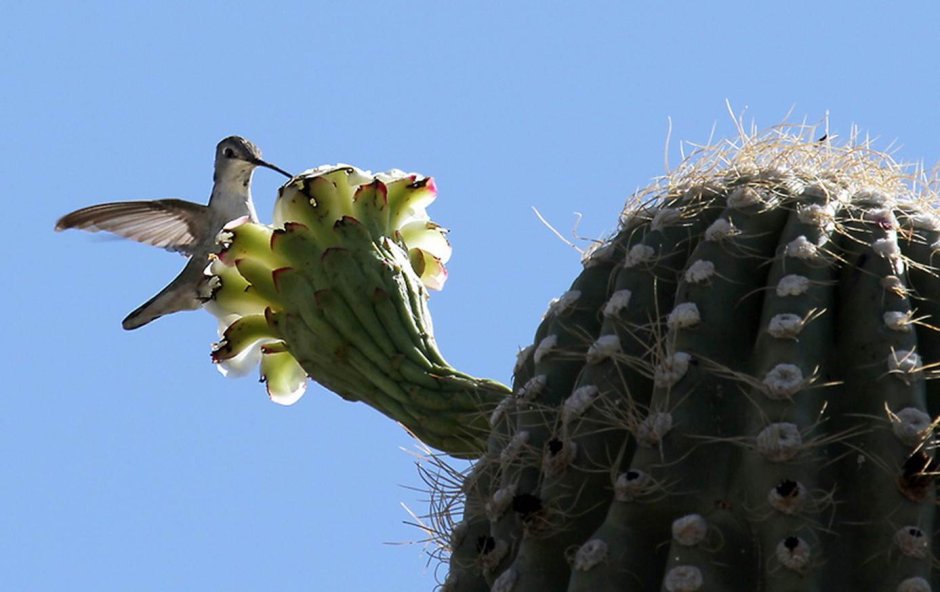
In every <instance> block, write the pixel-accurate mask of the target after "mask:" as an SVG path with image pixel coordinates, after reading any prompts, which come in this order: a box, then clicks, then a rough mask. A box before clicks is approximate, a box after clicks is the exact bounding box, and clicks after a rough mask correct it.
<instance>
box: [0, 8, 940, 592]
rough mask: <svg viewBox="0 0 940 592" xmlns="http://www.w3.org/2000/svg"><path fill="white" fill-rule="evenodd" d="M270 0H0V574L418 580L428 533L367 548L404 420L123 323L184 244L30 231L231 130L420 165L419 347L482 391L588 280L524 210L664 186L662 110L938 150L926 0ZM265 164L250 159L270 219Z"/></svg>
mask: <svg viewBox="0 0 940 592" xmlns="http://www.w3.org/2000/svg"><path fill="white" fill-rule="evenodd" d="M268 4H269V3H243V2H238V1H233V2H214V3H201V2H196V3H190V2H167V3H161V4H160V5H159V7H157V5H156V4H154V5H152V6H149V7H133V6H131V3H113V4H109V3H101V2H89V3H81V5H80V6H79V5H78V3H74V4H73V3H65V2H50V3H43V2H32V3H12V2H8V3H6V5H4V6H3V8H2V9H0V55H2V57H0V107H2V109H0V137H2V139H3V147H2V148H0V151H2V157H0V187H2V196H3V200H4V205H5V207H6V209H7V212H8V213H9V214H10V215H9V216H7V218H6V219H5V227H6V232H5V236H7V238H8V239H10V240H8V241H7V243H6V244H7V248H6V251H5V252H6V257H5V261H6V265H5V267H4V271H5V277H6V278H7V279H6V281H5V282H4V286H5V287H4V290H3V292H2V296H0V298H2V303H3V308H4V309H5V310H6V311H7V313H6V323H5V326H6V327H7V335H8V337H7V339H5V340H4V344H3V346H2V347H3V356H2V358H0V359H2V360H3V367H2V368H3V375H4V379H5V380H4V387H3V388H2V392H3V395H2V396H0V473H2V475H3V478H2V479H0V508H2V511H0V574H2V576H0V579H2V581H3V588H4V589H6V590H26V591H33V590H63V589H68V590H97V591H109V590H138V591H151V590H154V591H157V590H161V591H163V590H197V589H198V590H226V591H241V590H245V591H249V590H269V589H271V590H280V591H282V592H287V591H292V590H311V589H318V590H337V589H346V590H374V589H381V590H431V589H433V586H434V582H435V576H436V574H435V569H434V567H433V566H434V564H433V563H432V564H431V566H428V564H427V559H426V557H425V555H424V551H423V548H422V546H421V545H420V544H411V545H389V544H387V543H397V542H406V541H415V540H418V539H420V538H421V536H422V535H421V533H420V532H418V531H417V530H416V529H414V528H413V527H410V526H408V525H406V524H404V522H405V521H408V520H410V518H409V516H408V514H407V513H406V512H405V511H404V510H403V509H402V507H401V504H403V503H404V504H406V505H408V506H409V507H411V508H413V509H414V510H415V511H417V512H418V513H420V512H422V511H423V510H424V509H425V503H424V502H423V499H424V497H425V496H424V494H422V493H420V492H416V491H414V490H413V489H412V488H415V487H418V488H420V484H421V482H420V479H419V478H418V475H417V473H416V471H415V469H414V461H413V458H412V456H411V455H410V454H409V452H408V451H411V450H414V444H413V442H412V441H410V439H409V438H408V436H407V435H406V434H405V433H404V432H403V431H402V430H401V429H400V428H399V427H397V426H396V425H395V424H393V423H392V422H390V421H388V420H385V419H384V418H383V417H381V416H380V415H378V414H377V413H376V412H374V411H372V410H370V409H369V408H367V407H365V406H363V405H356V404H351V403H347V402H344V401H342V400H341V399H339V397H337V396H335V395H333V394H331V393H329V392H327V391H324V390H323V389H321V388H319V387H317V386H315V385H311V387H310V389H309V390H308V392H307V394H306V396H305V397H304V398H303V399H302V400H301V401H300V402H299V403H298V404H297V405H295V406H294V407H291V408H282V407H279V406H277V405H274V404H272V403H270V402H269V401H268V400H267V397H266V396H265V393H264V388H263V386H262V385H259V384H258V383H257V382H256V381H254V380H252V379H250V378H248V379H240V380H229V379H224V378H223V377H222V376H221V375H219V374H218V372H217V371H216V370H215V369H214V368H213V367H212V365H211V364H210V362H209V347H210V344H211V343H212V342H213V341H214V340H215V338H216V335H215V321H214V320H213V319H212V318H211V317H210V316H209V315H208V314H206V313H204V312H198V313H185V314H179V315H175V316H173V317H169V318H164V319H161V320H159V321H157V322H155V323H154V324H152V325H149V326H147V327H145V328H143V329H141V330H139V331H135V332H125V331H122V330H121V327H120V321H121V319H122V318H123V317H124V315H125V314H126V313H127V312H128V311H130V310H132V309H133V308H135V307H137V306H138V305H139V304H140V303H141V302H143V301H144V300H146V299H147V298H149V297H150V296H151V295H152V294H154V293H156V291H157V290H159V289H160V288H161V287H162V286H163V285H164V284H165V283H166V282H167V281H169V279H171V278H172V277H173V276H174V275H175V274H176V273H177V272H178V270H179V269H181V267H182V265H183V260H182V258H180V257H179V256H177V255H174V254H171V253H167V252H164V251H160V250H157V249H153V248H149V247H145V246H140V245H136V244H132V243H129V242H124V241H117V240H111V239H106V238H102V237H100V236H98V235H90V234H86V233H81V232H70V233H65V234H60V235H57V234H54V233H53V232H52V227H53V224H54V222H55V220H56V219H57V217H58V216H60V215H62V214H64V213H65V212H67V211H69V210H72V209H75V208H78V207H81V206H84V205H90V204H92V203H97V202H101V201H113V200H120V199H137V198H141V199H143V198H158V197H184V198H188V199H191V200H194V201H204V200H205V199H206V198H207V197H208V193H209V189H210V185H211V165H212V153H213V148H214V146H215V144H216V142H218V140H219V139H221V138H222V137H224V136H227V135H230V134H236V133H237V134H242V135H245V136H247V137H249V138H251V139H252V140H254V141H255V142H256V143H258V144H259V145H260V146H261V147H262V148H263V150H264V154H265V157H266V158H268V159H269V160H271V161H272V162H274V163H276V164H278V165H280V166H281V167H284V168H286V169H288V170H291V171H299V170H301V169H305V168H309V167H312V166H315V165H319V164H323V163H333V162H338V161H343V162H349V163H352V164H356V165H358V166H360V167H363V168H369V169H373V170H384V169H387V168H391V167H397V168H402V169H407V170H416V171H420V172H422V173H425V174H428V175H433V176H434V177H435V178H436V180H437V184H438V187H439V190H440V197H439V199H438V201H437V203H435V204H434V205H433V206H432V208H431V210H430V211H431V215H432V217H434V218H435V219H436V220H437V221H438V222H440V223H441V224H443V225H444V226H447V227H449V228H450V229H451V235H450V237H451V241H452V243H453V245H454V248H455V253H454V257H453V260H452V262H451V264H450V265H449V270H450V279H449V281H448V285H447V287H446V289H445V290H444V291H443V292H441V293H439V294H435V295H434V296H433V298H432V301H431V310H432V312H433V313H434V321H435V327H436V329H437V335H438V340H439V342H440V344H441V347H442V349H443V351H444V354H445V355H446V356H447V357H448V358H449V359H450V361H451V362H452V363H453V364H454V365H455V366H457V367H458V368H461V369H462V370H464V371H467V372H470V373H473V374H477V375H481V376H488V377H492V378H496V379H499V380H503V381H508V380H509V379H510V373H511V369H512V363H513V360H514V355H515V352H516V351H517V350H518V348H519V347H521V346H524V345H526V344H528V342H529V340H530V339H531V337H532V334H533V332H534V330H535V327H536V324H537V323H538V320H539V318H540V316H541V313H542V311H543V310H544V308H545V306H546V304H547V303H548V301H549V299H551V298H552V297H553V296H556V295H558V294H560V293H561V292H563V291H564V290H565V289H566V288H567V286H568V283H569V282H570V281H571V279H573V277H574V275H575V274H576V273H577V270H578V269H579V263H578V256H577V253H576V252H575V251H574V250H573V249H572V248H570V247H569V246H567V245H565V244H564V243H563V242H562V241H560V240H558V239H557V238H556V237H555V236H554V235H553V234H552V233H551V232H550V231H548V230H547V229H546V228H545V226H544V225H543V224H542V223H540V222H539V221H538V219H537V218H536V217H535V215H534V214H533V213H532V209H531V208H532V207H537V208H538V209H539V211H540V212H541V213H542V215H543V216H544V217H545V218H547V219H548V220H549V221H550V222H551V223H552V224H553V225H554V226H555V227H556V228H557V229H558V230H559V231H560V232H562V234H564V235H566V236H567V237H568V238H571V239H573V240H574V239H575V238H576V237H578V236H580V237H596V236H600V235H603V234H605V233H608V232H610V231H612V230H613V229H614V227H615V224H616V219H617V214H618V212H619V210H620V207H621V206H622V204H623V201H624V199H625V198H626V197H627V196H628V195H629V194H630V193H631V192H632V191H633V190H634V189H636V188H637V187H641V186H643V185H645V184H646V183H647V181H648V180H649V179H650V178H651V177H653V176H656V175H659V174H662V173H663V162H664V158H663V153H664V144H665V138H666V133H667V129H668V118H670V117H671V120H672V138H673V143H672V149H671V153H670V158H671V160H672V162H673V163H675V162H676V161H677V160H678V151H677V149H676V142H677V140H679V139H686V140H692V141H699V142H701V141H705V140H706V139H707V137H708V135H709V132H710V130H711V129H712V127H713V125H716V126H717V130H718V134H719V135H728V134H731V133H732V132H733V130H732V126H731V122H730V118H729V116H728V115H727V111H726V107H725V101H726V100H728V101H729V102H730V103H731V105H732V106H733V108H734V109H735V110H736V111H739V112H740V111H745V110H746V111H745V119H747V120H748V121H750V119H751V118H754V119H755V120H756V121H757V123H758V125H761V126H769V125H772V124H775V123H777V122H779V121H780V120H781V118H782V117H784V116H785V115H786V114H787V113H788V112H789V111H791V109H792V112H793V114H794V115H793V117H794V119H802V118H803V117H804V116H805V117H806V118H807V119H809V120H810V121H821V120H822V119H823V117H824V116H825V114H826V112H827V111H828V112H829V113H830V127H831V130H832V131H833V132H835V133H840V134H843V135H844V134H846V133H847V132H848V131H849V127H850V125H852V124H853V123H854V124H858V125H859V126H860V127H861V129H862V130H867V131H869V132H871V134H872V135H873V136H876V137H878V138H881V140H879V145H883V146H886V145H888V144H889V143H890V142H891V141H893V140H897V141H898V145H899V146H900V147H899V148H898V150H897V153H896V155H897V157H898V158H899V159H901V160H924V161H925V162H927V163H933V162H936V161H940V109H938V105H940V82H938V81H940V76H938V74H940V72H938V63H937V52H936V47H937V46H936V23H937V22H940V9H938V8H937V7H936V5H935V4H934V3H927V2H921V3H918V2H912V3H905V4H903V5H901V4H897V3H894V4H889V3H886V2H870V3H866V4H867V6H865V7H860V6H859V4H860V3H854V2H853V3H848V2H831V3H816V2H789V3H787V4H786V6H785V7H784V5H783V4H779V3H775V4H770V3H743V2H742V3H730V2H729V3H722V2H718V3H691V2H688V3H685V2H683V3H678V2H677V3H670V4H668V5H667V4H666V3H659V4H657V5H655V6H654V5H653V3H644V4H643V5H642V6H641V4H640V3H627V2H583V3H573V2H572V3H561V2H521V1H520V2H501V3H497V2H476V3H469V2H468V3H457V2H342V3H339V2H337V3H329V4H328V3H323V2H319V3H318V2H304V3H296V4H290V3H274V4H273V5H268ZM706 5H707V6H706ZM901 6H903V8H900V7H901ZM279 180H280V178H279V177H278V176H277V175H276V174H275V173H272V172H270V171H264V170H262V171H259V173H257V175H256V183H255V202H256V205H257V208H258V211H259V214H260V215H261V217H262V218H263V219H266V220H270V213H271V209H272V204H273V196H274V191H275V188H276V186H277V184H278V183H279ZM578 220H580V222H579V223H578ZM581 244H582V245H583V244H584V243H583V242H582V243H581ZM438 575H439V576H440V577H443V575H444V572H443V571H440V572H439V574H438Z"/></svg>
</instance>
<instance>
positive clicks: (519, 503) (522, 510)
mask: <svg viewBox="0 0 940 592" xmlns="http://www.w3.org/2000/svg"><path fill="white" fill-rule="evenodd" d="M541 509H542V500H541V499H539V497H538V496H536V495H532V494H531V493H520V494H519V495H517V496H515V497H514V498H512V511H513V512H515V513H517V514H519V517H520V518H522V520H523V521H526V520H528V519H530V518H531V517H532V516H533V515H534V514H535V513H537V512H539V511H540V510H541Z"/></svg>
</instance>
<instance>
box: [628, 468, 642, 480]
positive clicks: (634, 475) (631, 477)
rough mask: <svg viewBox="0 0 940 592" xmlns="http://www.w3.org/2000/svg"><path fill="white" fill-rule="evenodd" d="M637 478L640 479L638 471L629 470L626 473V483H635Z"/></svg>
mask: <svg viewBox="0 0 940 592" xmlns="http://www.w3.org/2000/svg"><path fill="white" fill-rule="evenodd" d="M639 478H640V472H639V471H634V470H633V469H630V470H629V471H627V481H636V480H637V479H639Z"/></svg>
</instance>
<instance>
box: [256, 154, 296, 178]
mask: <svg viewBox="0 0 940 592" xmlns="http://www.w3.org/2000/svg"><path fill="white" fill-rule="evenodd" d="M249 162H251V164H253V165H256V166H262V167H265V168H268V169H271V170H272V171H277V172H279V173H281V174H282V175H284V176H285V177H287V178H288V179H292V178H293V177H294V175H292V174H290V173H288V172H287V171H285V170H284V169H282V168H279V167H276V166H274V165H273V164H271V163H270V162H265V161H263V160H261V159H260V158H256V159H254V160H251V161H249Z"/></svg>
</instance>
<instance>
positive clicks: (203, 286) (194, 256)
mask: <svg viewBox="0 0 940 592" xmlns="http://www.w3.org/2000/svg"><path fill="white" fill-rule="evenodd" d="M259 166H262V167H266V168H269V169H271V170H274V171H277V172H279V173H281V174H282V175H284V176H286V177H293V175H291V174H290V173H288V172H287V171H285V170H283V169H280V168H278V167H276V166H274V165H273V164H271V163H269V162H266V161H264V160H262V159H261V150H259V149H258V147H257V146H255V145H254V144H253V143H251V142H249V141H248V140H246V139H245V138H242V137H240V136H230V137H228V138H225V139H224V140H222V141H221V142H219V144H218V145H217V146H216V149H215V173H214V175H213V185H212V193H211V194H210V196H209V204H208V205H202V204H197V203H193V202H190V201H184V200H182V199H158V200H154V201H119V202H112V203H104V204H98V205H94V206H89V207H87V208H82V209H80V210H76V211H74V212H71V213H69V214H66V215H65V216H62V218H60V219H59V221H58V222H56V225H55V229H56V231H62V230H65V229H67V228H79V229H82V230H87V231H89V232H98V231H101V230H104V231H106V232H111V233H113V234H116V235H118V236H121V237H123V238H129V239H131V240H135V241H138V242H141V243H145V244H148V245H153V246H154V247H161V248H164V249H167V250H168V251H176V252H178V253H181V254H183V255H186V256H188V257H189V261H188V262H187V263H186V266H185V267H184V268H183V271H181V272H180V274H179V275H178V276H176V277H175V278H174V279H173V281H171V282H170V283H169V284H168V285H167V286H166V287H165V288H163V289H162V290H160V292H158V293H157V295H156V296H154V297H153V298H151V299H150V300H148V301H147V302H145V303H143V304H142V305H140V306H139V307H138V308H137V309H136V310H134V311H133V312H131V313H130V314H129V315H127V318H125V319H124V321H123V322H122V323H121V324H122V326H123V327H124V329H126V330H128V331H130V330H131V329H137V328H138V327H142V326H144V325H146V324H147V323H149V322H150V321H153V320H154V319H157V318H160V317H161V316H163V315H167V314H171V313H174V312H179V311H182V310H196V309H198V308H199V307H201V306H202V304H203V302H205V300H206V299H207V298H208V297H209V293H208V292H209V290H208V278H207V276H206V275H205V274H204V271H205V269H206V266H207V265H208V264H209V254H210V253H214V252H216V251H218V249H219V247H218V245H217V244H216V237H217V236H218V234H219V232H221V230H222V228H223V227H224V226H225V225H226V224H228V223H229V222H231V221H232V220H236V219H238V218H243V217H246V216H247V217H248V218H249V219H250V220H251V221H252V222H257V221H258V215H257V214H256V213H255V206H254V204H253V203H252V202H251V176H252V173H254V170H255V168H256V167H259Z"/></svg>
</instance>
